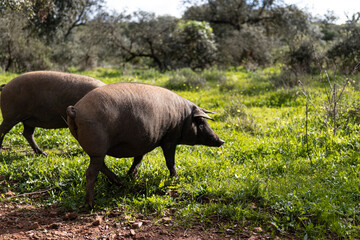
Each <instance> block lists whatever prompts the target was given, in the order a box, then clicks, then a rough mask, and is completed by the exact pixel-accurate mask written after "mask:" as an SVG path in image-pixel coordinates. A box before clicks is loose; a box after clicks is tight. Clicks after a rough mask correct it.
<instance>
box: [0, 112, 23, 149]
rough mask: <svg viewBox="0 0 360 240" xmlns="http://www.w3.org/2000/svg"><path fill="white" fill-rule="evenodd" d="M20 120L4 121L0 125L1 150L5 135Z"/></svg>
mask: <svg viewBox="0 0 360 240" xmlns="http://www.w3.org/2000/svg"><path fill="white" fill-rule="evenodd" d="M17 123H19V122H18V121H7V120H5V119H4V121H3V122H2V123H1V125H0V151H1V147H2V142H3V140H4V137H5V135H6V134H7V133H8V132H9V131H10V130H11V129H12V128H13V127H14V126H15V125H16V124H17Z"/></svg>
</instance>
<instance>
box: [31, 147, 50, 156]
mask: <svg viewBox="0 0 360 240" xmlns="http://www.w3.org/2000/svg"><path fill="white" fill-rule="evenodd" d="M34 152H35V153H36V154H38V155H43V156H45V157H46V156H47V155H48V154H47V153H46V152H44V151H43V150H41V149H35V150H34Z"/></svg>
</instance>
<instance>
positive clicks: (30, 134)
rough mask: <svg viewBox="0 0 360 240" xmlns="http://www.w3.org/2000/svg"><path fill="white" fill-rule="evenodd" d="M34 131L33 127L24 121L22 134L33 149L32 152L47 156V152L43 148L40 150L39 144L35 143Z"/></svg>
mask: <svg viewBox="0 0 360 240" xmlns="http://www.w3.org/2000/svg"><path fill="white" fill-rule="evenodd" d="M34 131H35V128H34V127H30V126H28V125H26V124H25V123H24V131H23V136H24V137H25V139H26V140H27V141H28V143H29V144H30V146H31V148H32V149H33V150H34V152H35V153H36V154H42V155H45V156H47V154H46V153H45V152H44V151H43V150H41V149H40V148H39V146H38V145H37V144H36V142H35V139H34Z"/></svg>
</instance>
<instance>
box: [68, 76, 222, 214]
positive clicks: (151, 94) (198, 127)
mask: <svg viewBox="0 0 360 240" xmlns="http://www.w3.org/2000/svg"><path fill="white" fill-rule="evenodd" d="M206 113H210V112H209V111H208V110H205V109H202V108H200V107H198V106H197V105H195V104H194V103H192V102H190V101H188V100H186V99H185V98H182V97H180V96H179V95H177V94H176V93H174V92H172V91H169V90H167V89H165V88H161V87H157V86H151V85H146V84H139V83H116V84H110V85H106V86H103V87H100V88H97V89H94V90H93V91H91V92H89V93H88V94H86V95H85V96H84V97H83V98H82V99H81V100H80V101H79V102H78V103H76V105H75V106H69V107H68V108H67V114H68V118H67V119H68V124H69V128H70V131H71V133H72V134H73V135H74V137H75V138H76V139H77V140H78V141H79V143H80V145H81V147H82V148H83V149H84V151H85V152H86V153H87V154H88V155H89V156H90V165H89V167H88V169H87V171H86V202H87V203H88V204H89V206H90V207H93V206H94V183H95V181H96V178H97V175H98V173H99V171H101V172H102V173H104V174H105V175H106V176H107V177H108V178H109V180H110V181H112V182H113V183H115V184H117V185H120V184H121V183H120V180H119V178H118V177H117V176H116V175H115V174H114V173H113V172H111V171H110V169H108V167H107V166H106V165H105V162H104V158H105V155H110V156H113V157H118V158H122V157H134V162H133V164H132V166H131V168H130V170H129V174H131V175H133V176H134V177H135V176H136V173H137V170H138V167H139V165H140V163H141V160H142V158H143V156H144V154H146V153H147V152H150V151H151V150H153V149H154V148H156V147H158V146H160V147H161V148H162V150H163V153H164V156H165V159H166V165H167V167H168V169H169V170H170V176H176V175H177V173H176V170H175V149H176V145H178V144H187V145H198V144H199V145H206V146H214V147H220V146H221V145H222V144H223V143H224V141H223V140H221V139H220V138H219V137H218V136H217V135H216V133H215V132H214V131H213V130H212V129H211V128H210V126H209V124H208V123H207V121H206V119H212V118H210V117H209V116H208V115H207V114H206Z"/></svg>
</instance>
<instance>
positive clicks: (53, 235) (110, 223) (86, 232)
mask: <svg viewBox="0 0 360 240" xmlns="http://www.w3.org/2000/svg"><path fill="white" fill-rule="evenodd" d="M215 226H216V224H215ZM261 231H262V230H261V228H260V229H253V230H252V231H248V230H247V229H245V230H244V229H242V230H241V231H239V229H236V226H235V227H234V228H233V229H225V230H222V231H220V230H219V229H216V227H212V228H206V229H205V228H204V227H203V226H201V225H193V226H192V227H191V228H184V227H181V226H177V225H176V223H175V221H173V219H172V218H171V216H169V217H152V216H147V217H145V216H142V215H138V216H131V217H130V216H127V215H124V214H123V213H121V212H120V211H113V212H111V213H103V214H102V213H97V214H90V213H77V212H66V211H63V210H61V209H60V208H59V207H58V206H56V205H54V206H46V207H41V206H40V207H37V206H35V205H33V204H31V203H29V204H18V203H15V202H14V201H5V200H0V239H150V240H151V239H159V240H161V239H251V240H256V239H270V237H268V235H267V234H264V233H262V232H261Z"/></svg>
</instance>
